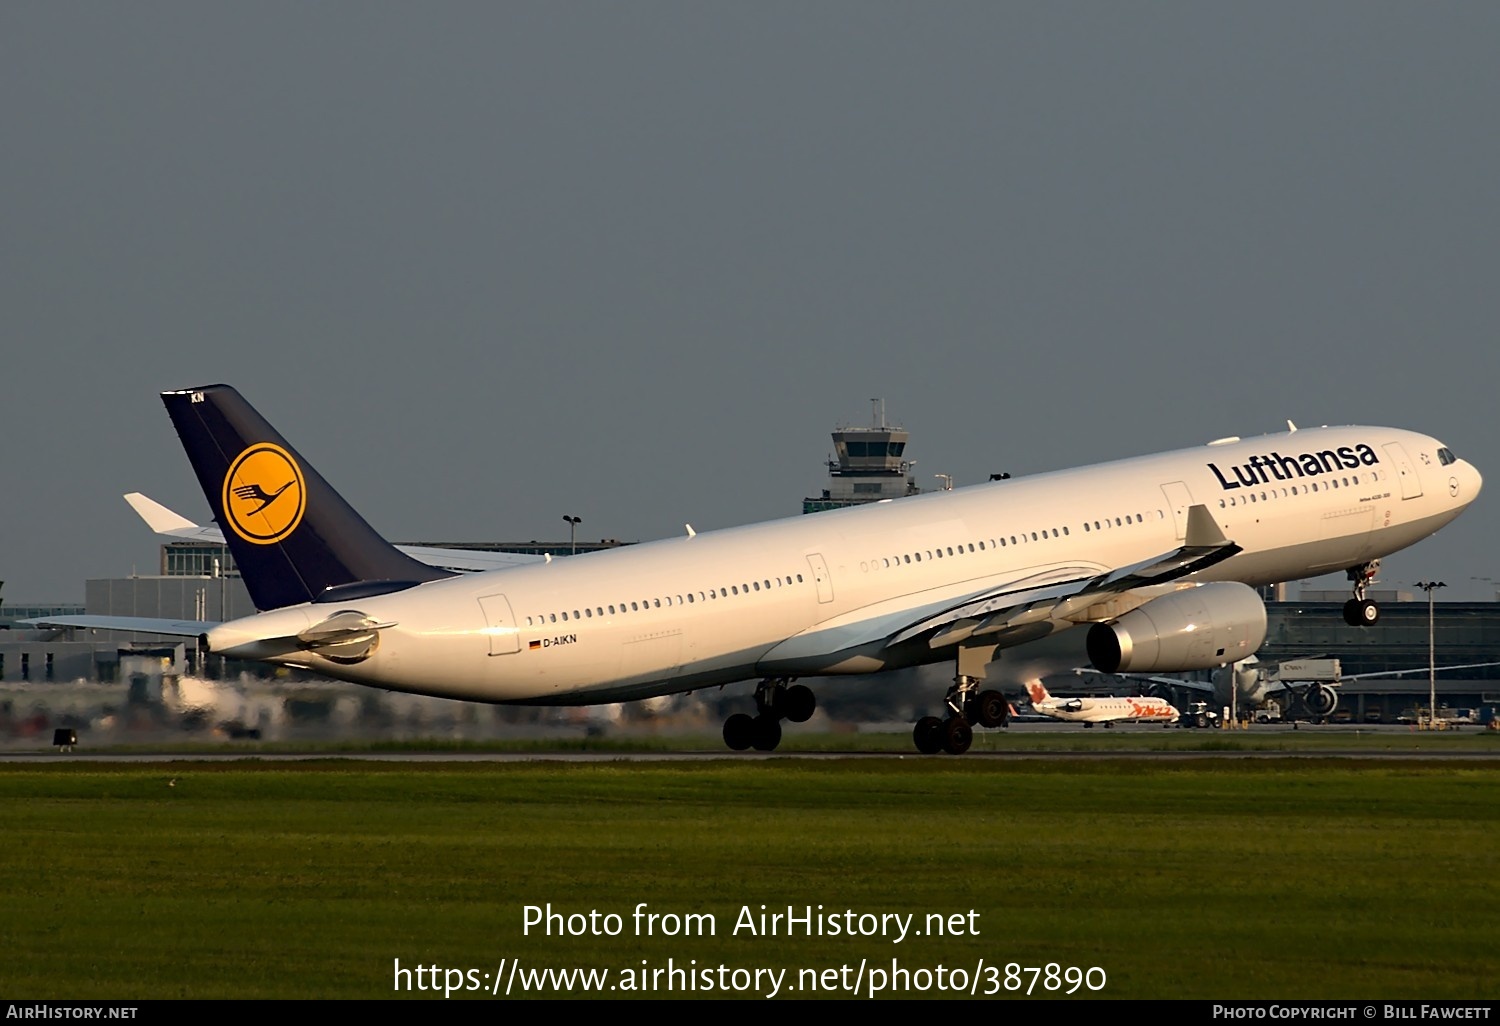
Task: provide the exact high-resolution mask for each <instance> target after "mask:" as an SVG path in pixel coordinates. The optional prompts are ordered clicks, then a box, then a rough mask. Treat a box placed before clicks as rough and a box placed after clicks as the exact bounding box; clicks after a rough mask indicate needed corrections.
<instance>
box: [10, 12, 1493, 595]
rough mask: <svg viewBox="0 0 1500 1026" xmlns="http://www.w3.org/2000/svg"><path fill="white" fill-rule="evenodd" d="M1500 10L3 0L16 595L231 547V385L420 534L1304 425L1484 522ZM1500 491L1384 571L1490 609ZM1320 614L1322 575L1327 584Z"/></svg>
mask: <svg viewBox="0 0 1500 1026" xmlns="http://www.w3.org/2000/svg"><path fill="white" fill-rule="evenodd" d="M1497 46H1500V6H1497V5H1494V4H1478V3H1468V4H1441V3H1438V4H1404V3H1403V4H1383V3H1373V2H1361V3H1313V4H1307V3H1271V4H1253V5H1252V4H1221V3H1192V4H1149V5H1147V4H1114V3H1107V4H1106V3H1100V4H1076V3H1034V4H1033V3H1028V4H1015V3H998V2H988V3H976V4H957V3H933V4H913V3H897V4H885V3H875V2H867V0H861V2H858V3H833V2H823V3H816V2H812V3H809V2H799V3H754V4H752V3H729V4H726V3H698V2H694V3H680V4H679V3H609V4H604V3H581V2H580V3H566V4H554V3H535V4H500V3H471V4H377V3H321V4H302V3H285V4H277V3H256V4H238V5H226V4H198V3H191V4H189V3H183V4H161V3H133V4H101V3H79V4H54V3H33V2H13V3H8V4H5V5H4V6H3V8H0V112H3V113H0V118H3V121H0V132H3V135H0V155H3V160H0V261H3V265H0V360H3V363H0V367H3V375H4V376H3V381H4V393H3V394H4V396H5V404H6V413H7V417H6V419H5V427H6V440H7V445H6V448H5V452H4V455H3V457H0V467H3V469H4V478H3V479H4V494H5V498H6V502H5V507H4V508H5V515H4V520H3V525H4V530H3V544H0V578H3V579H5V580H6V581H7V584H6V587H5V593H4V594H5V597H6V598H7V600H9V601H20V600H36V601H48V600H53V601H60V600H74V601H76V600H80V599H81V597H82V592H83V580H84V579H85V578H87V577H99V576H114V575H121V574H126V573H129V572H130V571H131V569H132V568H138V569H139V570H140V571H141V572H145V573H149V572H154V569H155V564H156V558H157V557H156V552H157V544H158V542H157V540H156V539H155V538H154V537H153V536H151V535H150V534H149V532H148V531H147V530H146V528H145V527H144V526H143V525H142V524H141V523H140V522H139V521H138V520H137V519H136V518H135V516H134V514H132V513H131V511H130V510H129V508H128V507H127V506H126V505H125V504H124V503H123V502H122V501H121V500H120V495H121V494H122V493H124V492H127V491H132V490H141V491H145V492H146V493H148V494H150V495H152V496H153V497H155V498H157V499H159V500H160V501H162V502H165V503H166V504H167V505H169V506H172V507H173V508H175V509H178V510H179V511H180V512H182V513H184V514H186V515H188V516H191V517H194V518H199V519H202V518H205V517H206V508H207V507H206V504H205V503H204V500H203V498H202V496H201V493H199V491H198V489H197V485H196V483H195V481H194V480H193V477H192V474H191V472H190V470H189V468H188V466H187V462H186V460H185V458H184V457H183V456H182V454H181V451H180V449H179V447H178V446H177V443H176V438H175V436H174V434H173V432H172V429H171V425H170V423H169V422H168V420H167V417H166V415H165V413H164V411H163V410H162V408H161V404H160V401H159V400H158V399H157V393H158V392H160V391H161V390H163V389H167V388H177V387H183V386H187V385H196V384H205V383H211V382H216V381H225V382H228V383H231V384H234V385H235V386H236V387H238V388H239V389H240V390H241V391H242V392H243V393H244V394H245V395H246V397H247V398H249V399H250V401H251V402H252V403H254V404H256V405H257V406H258V407H259V408H260V409H261V411H262V412H263V413H265V414H266V415H267V416H268V417H269V418H270V419H271V420H272V421H273V422H274V423H275V424H276V425H277V426H278V427H279V428H281V429H282V431H283V432H284V433H285V434H286V435H287V436H288V438H289V439H290V440H291V441H292V443H293V444H294V445H296V446H297V447H298V448H299V449H300V450H301V451H302V453H303V455H304V456H306V457H307V458H308V459H310V460H311V461H312V462H313V463H314V464H316V465H317V467H318V468H319V469H320V470H321V471H322V472H323V474H324V475H325V476H326V477H327V478H328V479H329V480H330V481H331V482H332V483H333V485H334V486H335V487H336V488H338V489H340V490H341V491H342V492H343V493H344V494H345V495H346V496H347V497H348V498H349V499H350V501H351V502H352V503H353V504H354V505H355V506H356V507H357V508H358V509H360V510H361V511H362V512H363V513H364V514H365V515H366V517H367V518H368V519H369V520H370V521H371V522H372V523H373V524H374V525H375V526H376V527H377V528H378V529H380V530H381V531H382V532H383V533H385V534H386V535H387V536H388V537H391V538H394V539H404V540H417V539H429V540H430V539H468V540H478V539H499V538H516V539H527V538H555V537H565V536H566V526H567V525H566V524H564V523H563V522H562V519H561V517H562V514H564V513H573V514H577V515H580V516H582V517H583V519H584V523H583V526H582V528H581V529H580V536H581V537H588V538H597V537H601V536H610V537H619V538H625V539H649V538H655V537H661V536H664V535H670V534H675V533H677V532H679V531H681V529H682V524H683V523H684V522H685V521H691V522H692V523H693V525H694V526H695V527H696V528H698V529H699V530H708V529H712V528H715V527H722V526H727V525H731V524H737V523H744V522H749V521H755V520H760V519H766V518H769V517H775V516H781V515H790V514H793V513H795V512H796V511H797V509H798V504H799V500H800V498H801V496H803V495H804V494H808V493H809V490H811V489H815V488H818V487H821V483H822V467H821V461H822V460H823V459H824V458H825V456H826V454H827V452H828V449H829V443H828V439H827V433H828V431H829V430H830V429H831V428H832V427H833V426H834V424H835V423H837V422H863V421H864V420H865V419H866V418H867V416H868V411H869V404H868V399H869V397H871V396H884V397H886V399H887V404H888V409H889V413H890V416H891V418H892V419H893V420H896V421H899V422H901V423H903V424H905V426H907V427H908V428H910V429H911V430H912V432H913V436H914V445H913V455H915V456H916V457H917V458H918V460H919V466H918V470H919V474H920V476H921V477H923V479H924V480H923V484H924V486H925V485H930V484H931V483H932V480H931V473H935V472H939V471H941V472H946V473H951V474H953V475H954V476H955V478H956V479H957V481H958V482H959V483H960V484H964V483H973V482H976V481H981V480H983V479H984V478H985V476H986V475H987V474H988V473H989V472H991V471H995V470H1008V471H1011V472H1014V473H1029V472H1034V471H1039V470H1044V469H1050V468H1055V467H1061V466H1069V465H1076V464H1079V463H1088V462H1095V461H1098V460H1102V459H1107V458H1114V457H1119V456H1126V455H1133V454H1136V453H1143V452H1149V451H1154V450H1159V449H1164V448H1176V447H1179V446H1185V445H1191V444H1195V443H1198V442H1201V441H1206V440H1208V439H1211V438H1214V437H1218V436H1222V435H1228V434H1241V435H1247V436H1248V435H1253V434H1259V433H1262V432H1267V431H1273V430H1277V429H1280V428H1282V427H1283V426H1284V422H1285V420H1286V419H1287V418H1291V419H1293V420H1296V421H1297V422H1298V423H1299V424H1308V425H1311V424H1319V423H1356V422H1365V423H1377V424H1392V425H1398V426H1403V427H1412V428H1416V429H1419V430H1423V431H1427V432H1429V433H1432V434H1435V435H1437V436H1438V437H1440V438H1442V439H1443V440H1444V441H1446V442H1447V443H1448V444H1449V445H1450V446H1452V447H1453V448H1454V450H1455V451H1457V452H1458V453H1459V454H1460V455H1461V456H1464V457H1466V458H1468V459H1470V460H1472V461H1473V462H1474V463H1475V464H1476V465H1477V466H1478V467H1479V469H1480V470H1481V472H1483V473H1486V474H1487V475H1488V476H1489V479H1490V487H1491V490H1500V440H1497V432H1496V430H1495V424H1496V417H1495V413H1494V409H1493V398H1492V397H1493V393H1494V390H1495V386H1494V377H1495V372H1496V369H1497V366H1500V359H1497V352H1496V345H1495V337H1494V336H1495V325H1496V324H1497V323H1500V318H1497V316H1496V315H1497V312H1500V310H1497V307H1500V288H1497V287H1496V284H1495V278H1496V274H1497V269H1500V259H1497V258H1500V230H1497V229H1500V225H1497V223H1496V221H1497V211H1500V202H1497V198H1500V197H1497V188H1500V186H1497V182H1500V132H1496V130H1495V115H1494V112H1495V110H1496V109H1497V108H1500V62H1497V61H1496V60H1495V56H1494V55H1495V53H1496V50H1497ZM1496 503H1497V499H1496V498H1495V496H1493V495H1486V496H1485V498H1484V499H1483V500H1481V502H1480V503H1479V504H1478V505H1476V507H1474V508H1473V509H1471V510H1470V511H1469V512H1468V513H1467V514H1466V515H1465V516H1464V517H1463V518H1462V519H1461V520H1460V521H1459V522H1458V523H1456V524H1455V525H1454V526H1453V527H1451V528H1449V529H1448V530H1447V531H1445V532H1444V533H1443V534H1442V535H1440V536H1438V537H1437V538H1434V539H1432V540H1430V541H1428V542H1425V543H1423V544H1422V545H1421V546H1419V547H1418V548H1416V549H1415V550H1412V551H1411V552H1410V553H1408V554H1402V555H1399V556H1396V557H1394V558H1392V559H1390V560H1388V561H1387V564H1386V565H1387V572H1386V574H1385V575H1384V576H1385V579H1386V580H1387V581H1411V580H1415V579H1417V578H1419V577H1424V576H1438V577H1442V578H1444V579H1446V580H1447V581H1448V582H1449V583H1450V585H1454V587H1453V588H1451V589H1450V594H1449V596H1447V597H1453V598H1462V597H1488V594H1489V593H1490V591H1491V588H1490V586H1489V585H1488V584H1487V583H1484V582H1481V581H1476V580H1474V578H1483V577H1494V578H1500V560H1497V559H1496V558H1494V557H1493V556H1492V553H1491V546H1490V543H1491V539H1492V538H1493V537H1494V535H1495V530H1494V528H1495V514H1494V512H1493V510H1494V509H1496V508H1500V507H1497V505H1496ZM1335 583H1337V582H1335Z"/></svg>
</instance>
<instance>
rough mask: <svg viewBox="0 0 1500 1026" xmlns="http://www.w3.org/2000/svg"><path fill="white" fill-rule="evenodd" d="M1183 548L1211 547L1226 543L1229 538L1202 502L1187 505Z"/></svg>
mask: <svg viewBox="0 0 1500 1026" xmlns="http://www.w3.org/2000/svg"><path fill="white" fill-rule="evenodd" d="M1182 544H1183V546H1184V547H1185V548H1200V547H1201V548H1211V547H1214V546H1218V545H1228V544H1229V539H1228V538H1226V537H1224V532H1223V531H1221V530H1219V525H1218V524H1217V523H1216V522H1215V521H1214V517H1213V514H1212V513H1210V512H1209V511H1208V507H1207V506H1205V505H1203V504H1202V503H1198V504H1197V505H1193V506H1189V507H1188V522H1187V536H1186V537H1185V538H1183V540H1182Z"/></svg>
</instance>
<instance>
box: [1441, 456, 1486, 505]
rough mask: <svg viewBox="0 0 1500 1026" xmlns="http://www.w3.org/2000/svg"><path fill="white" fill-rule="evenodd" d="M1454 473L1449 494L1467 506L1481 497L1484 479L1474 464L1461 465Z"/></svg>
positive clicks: (1449, 484) (1465, 463) (1449, 482)
mask: <svg viewBox="0 0 1500 1026" xmlns="http://www.w3.org/2000/svg"><path fill="white" fill-rule="evenodd" d="M1453 471H1454V473H1453V476H1452V477H1450V478H1449V479H1448V494H1449V495H1451V496H1453V498H1455V499H1457V500H1458V501H1459V502H1461V503H1463V504H1464V505H1465V506H1467V505H1468V504H1469V503H1471V502H1473V501H1474V500H1475V499H1477V498H1478V497H1479V492H1480V490H1481V489H1482V488H1483V487H1484V477H1483V476H1482V475H1481V474H1480V473H1479V471H1478V470H1477V469H1476V468H1475V466H1474V464H1472V463H1468V462H1464V463H1460V464H1459V465H1458V466H1456V467H1454V468H1453Z"/></svg>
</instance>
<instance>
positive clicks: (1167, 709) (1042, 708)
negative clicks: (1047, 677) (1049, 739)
mask: <svg viewBox="0 0 1500 1026" xmlns="http://www.w3.org/2000/svg"><path fill="white" fill-rule="evenodd" d="M1026 694H1028V695H1029V696H1031V708H1032V709H1034V710H1036V711H1037V712H1039V713H1041V714H1042V715H1043V716H1050V717H1051V718H1052V719H1054V720H1065V721H1066V722H1068V723H1082V724H1083V725H1084V726H1085V727H1092V726H1093V725H1094V724H1096V723H1102V724H1104V725H1105V726H1106V727H1108V726H1112V725H1113V724H1115V723H1136V722H1140V721H1143V720H1145V721H1152V722H1157V723H1165V724H1169V725H1170V724H1173V723H1176V722H1177V718H1178V715H1179V714H1178V712H1177V709H1176V707H1175V706H1173V705H1172V703H1171V702H1168V701H1167V700H1166V699H1165V698H1058V697H1057V696H1055V695H1053V694H1052V693H1051V692H1049V691H1048V690H1047V686H1046V685H1045V684H1043V683H1042V682H1041V681H1040V680H1032V681H1029V682H1028V683H1027V685H1026Z"/></svg>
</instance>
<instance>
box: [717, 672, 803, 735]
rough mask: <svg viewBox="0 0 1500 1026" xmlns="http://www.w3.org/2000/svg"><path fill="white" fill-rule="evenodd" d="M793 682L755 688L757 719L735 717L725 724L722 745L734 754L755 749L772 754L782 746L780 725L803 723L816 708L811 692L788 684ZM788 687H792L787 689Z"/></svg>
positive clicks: (776, 681) (771, 682)
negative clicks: (777, 747) (784, 722)
mask: <svg viewBox="0 0 1500 1026" xmlns="http://www.w3.org/2000/svg"><path fill="white" fill-rule="evenodd" d="M793 679H794V678H790V677H779V678H775V679H768V680H763V681H761V682H760V683H759V684H757V685H756V686H755V709H756V715H754V716H750V715H748V714H746V713H735V714H734V715H733V716H731V717H729V719H727V720H725V721H724V743H725V744H726V745H728V746H729V747H730V748H733V749H734V750H735V751H736V752H743V751H744V750H745V749H747V748H754V749H755V750H756V751H757V752H774V751H775V750H776V746H777V745H779V744H781V721H782V720H791V721H792V722H793V723H806V722H807V720H808V719H809V718H810V717H811V716H812V714H813V712H814V711H815V710H816V709H817V708H818V698H817V696H816V695H814V694H813V693H812V688H810V687H808V686H807V685H805V684H795V685H793V684H792V683H791V682H792V680H793ZM788 685H791V686H788Z"/></svg>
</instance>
